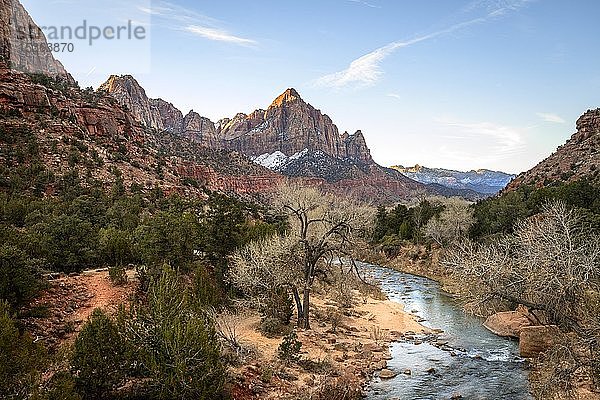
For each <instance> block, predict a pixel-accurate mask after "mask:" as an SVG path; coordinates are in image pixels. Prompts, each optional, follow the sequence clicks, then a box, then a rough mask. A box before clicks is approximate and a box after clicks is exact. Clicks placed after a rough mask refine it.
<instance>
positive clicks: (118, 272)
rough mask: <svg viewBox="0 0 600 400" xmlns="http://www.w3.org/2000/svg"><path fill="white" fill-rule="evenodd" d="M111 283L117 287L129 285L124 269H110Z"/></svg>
mask: <svg viewBox="0 0 600 400" xmlns="http://www.w3.org/2000/svg"><path fill="white" fill-rule="evenodd" d="M108 276H109V277H110V281H111V282H112V284H113V285H115V286H121V285H125V284H126V283H127V271H125V268H123V267H110V268H109V269H108Z"/></svg>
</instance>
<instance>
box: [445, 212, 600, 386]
mask: <svg viewBox="0 0 600 400" xmlns="http://www.w3.org/2000/svg"><path fill="white" fill-rule="evenodd" d="M443 263H444V264H445V265H446V266H448V267H449V268H451V269H452V271H453V272H454V273H455V274H456V281H457V282H461V283H460V286H458V287H457V288H456V289H457V290H458V291H459V292H460V294H461V296H462V298H463V299H464V300H465V302H466V305H467V307H468V308H470V309H471V310H472V311H473V312H475V313H477V314H480V315H485V314H490V313H493V312H496V311H502V310H506V309H513V308H514V307H515V306H516V305H517V304H523V305H525V306H527V307H529V308H530V310H531V311H532V312H533V313H534V314H535V315H537V316H538V317H539V318H540V322H541V323H548V324H556V325H558V326H559V327H560V328H561V329H562V330H563V331H565V332H573V333H574V334H575V337H576V341H575V342H576V343H575V344H574V345H570V346H569V348H570V349H571V350H569V351H571V352H572V354H573V357H572V362H569V363H566V362H565V363H563V364H556V366H558V367H560V368H563V366H564V368H563V369H562V374H559V375H557V373H556V371H555V372H553V373H551V374H548V376H554V377H557V376H558V377H562V378H564V379H563V383H564V385H563V386H566V385H567V384H568V382H567V380H568V379H572V375H573V373H575V371H582V370H586V371H591V372H592V376H593V377H595V378H598V377H600V374H599V371H598V364H599V362H600V351H599V350H600V346H599V345H600V317H599V315H600V314H599V313H600V301H599V299H600V238H599V237H598V235H595V234H592V233H590V232H589V230H588V229H586V226H585V224H584V223H583V220H582V219H581V218H580V216H579V214H578V213H577V212H576V211H575V210H572V209H569V208H568V207H567V206H566V205H565V204H563V203H560V202H555V203H550V204H547V205H546V206H545V207H544V208H543V210H542V212H541V213H540V214H538V215H535V216H533V217H531V218H529V219H526V220H523V221H520V222H518V223H517V225H516V227H515V232H514V234H512V235H508V236H505V237H504V238H502V239H499V240H498V241H497V242H496V243H493V244H490V245H477V244H474V243H472V242H469V241H467V240H465V241H462V242H460V243H458V244H457V247H456V248H455V250H454V251H451V252H450V255H449V256H448V257H447V258H446V259H445V261H443ZM562 344H563V348H561V349H557V350H556V351H558V350H560V351H562V352H563V353H564V352H565V351H566V350H565V348H566V347H564V346H566V345H567V343H566V342H564V341H563V343H562ZM583 348H585V349H586V350H585V351H584V353H581V351H582V350H581V349H583ZM548 357H551V356H550V355H548ZM561 357H562V356H561ZM573 364H575V365H576V366H575V367H573ZM552 386H556V387H558V386H557V385H552Z"/></svg>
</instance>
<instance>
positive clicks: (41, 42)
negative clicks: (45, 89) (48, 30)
mask: <svg viewBox="0 0 600 400" xmlns="http://www.w3.org/2000/svg"><path fill="white" fill-rule="evenodd" d="M0 63H1V64H2V65H3V67H4V68H11V69H13V70H18V71H22V72H27V73H33V74H44V75H47V76H51V77H54V78H59V79H61V80H64V81H66V82H69V83H71V84H73V83H75V80H74V79H73V77H72V76H71V75H70V74H69V73H68V72H67V71H66V70H65V68H64V67H63V65H62V64H61V63H60V62H59V61H57V60H56V59H55V58H54V57H53V56H52V52H51V51H50V50H49V48H48V42H47V41H46V37H45V36H44V33H43V31H42V30H41V29H40V28H39V27H38V26H37V25H36V24H35V23H34V22H33V20H32V19H31V16H30V15H29V13H27V11H26V10H25V8H23V6H22V5H21V4H20V3H19V2H18V1H14V0H0Z"/></svg>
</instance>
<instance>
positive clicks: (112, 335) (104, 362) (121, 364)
mask: <svg viewBox="0 0 600 400" xmlns="http://www.w3.org/2000/svg"><path fill="white" fill-rule="evenodd" d="M72 369H73V373H74V375H75V377H76V384H77V388H78V389H79V391H80V393H82V394H83V395H84V398H89V399H93V398H103V397H106V396H107V395H108V394H110V392H111V391H113V390H114V389H115V388H116V387H117V385H118V384H120V383H121V382H122V381H123V379H124V377H125V373H126V343H125V341H124V340H123V337H122V336H121V334H120V333H119V331H118V329H117V325H116V324H115V323H114V322H113V321H112V320H111V319H110V318H109V317H108V316H107V315H106V314H104V313H103V312H102V311H101V310H100V309H96V310H94V312H93V313H92V316H91V317H90V319H89V321H88V322H86V324H85V325H84V327H83V329H82V330H81V332H80V333H79V335H78V336H77V339H76V341H75V347H74V351H73V359H72Z"/></svg>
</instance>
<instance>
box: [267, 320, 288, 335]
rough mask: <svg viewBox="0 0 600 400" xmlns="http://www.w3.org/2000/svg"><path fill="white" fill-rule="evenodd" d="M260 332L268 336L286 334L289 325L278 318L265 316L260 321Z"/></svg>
mask: <svg viewBox="0 0 600 400" xmlns="http://www.w3.org/2000/svg"><path fill="white" fill-rule="evenodd" d="M260 332H261V333H262V334H263V335H265V336H266V337H268V338H272V337H277V336H282V335H285V334H286V333H287V332H289V330H288V326H287V325H284V324H282V323H281V321H280V320H279V319H277V318H272V317H271V318H263V319H262V320H261V321H260Z"/></svg>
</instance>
